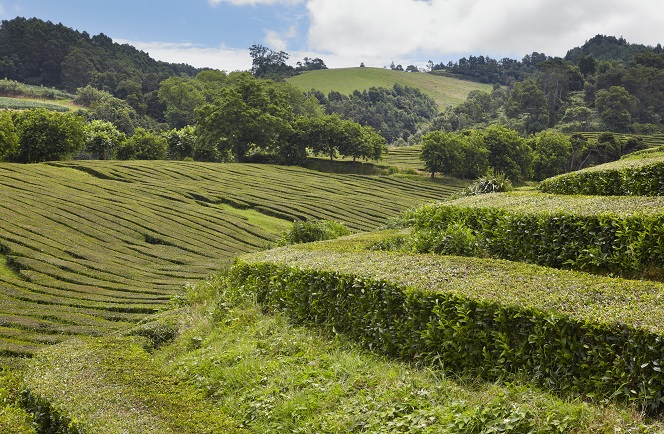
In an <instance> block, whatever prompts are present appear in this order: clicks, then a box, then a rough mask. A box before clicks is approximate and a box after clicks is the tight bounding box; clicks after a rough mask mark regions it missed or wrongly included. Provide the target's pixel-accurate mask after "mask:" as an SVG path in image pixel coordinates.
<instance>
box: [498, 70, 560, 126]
mask: <svg viewBox="0 0 664 434" xmlns="http://www.w3.org/2000/svg"><path fill="white" fill-rule="evenodd" d="M505 114H506V115H507V117H509V118H517V117H522V118H523V120H524V131H523V132H524V133H526V134H533V133H537V132H539V131H542V130H544V129H546V127H547V126H548V124H549V109H548V103H547V98H546V95H545V94H544V92H543V91H542V90H541V89H540V88H539V86H538V85H537V83H536V82H535V81H534V80H526V81H524V82H521V83H515V84H514V87H513V88H512V91H511V92H510V94H509V96H508V98H507V101H506V102H505Z"/></svg>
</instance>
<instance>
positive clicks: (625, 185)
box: [539, 157, 664, 196]
mask: <svg viewBox="0 0 664 434" xmlns="http://www.w3.org/2000/svg"><path fill="white" fill-rule="evenodd" d="M539 189H540V190H541V191H542V192H544V193H554V194H587V195H600V196H661V195H664V158H662V157H655V158H643V159H638V160H637V159H626V160H620V161H617V162H614V163H608V164H603V165H601V166H596V167H592V168H589V169H584V170H580V171H578V172H571V173H566V174H563V175H558V176H555V177H553V178H549V179H545V180H544V181H542V182H541V183H540V184H539Z"/></svg>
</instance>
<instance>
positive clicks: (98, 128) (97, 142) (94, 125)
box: [84, 120, 126, 160]
mask: <svg viewBox="0 0 664 434" xmlns="http://www.w3.org/2000/svg"><path fill="white" fill-rule="evenodd" d="M84 140H85V151H86V152H89V153H90V154H91V155H92V157H93V158H96V159H98V160H110V159H112V158H113V157H114V155H115V150H116V149H118V148H120V147H121V146H122V144H123V143H124V141H125V140H126V137H125V135H124V134H123V133H121V132H120V131H118V129H117V128H115V125H113V124H112V123H110V122H107V121H102V120H93V121H91V122H90V123H89V124H87V125H86V126H85V127H84Z"/></svg>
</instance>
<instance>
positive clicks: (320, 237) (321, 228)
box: [279, 220, 350, 246]
mask: <svg viewBox="0 0 664 434" xmlns="http://www.w3.org/2000/svg"><path fill="white" fill-rule="evenodd" d="M349 234H350V230H349V229H348V228H347V227H346V226H345V225H344V224H343V223H339V222H335V221H331V220H307V221H296V222H293V227H292V228H290V229H289V230H287V231H284V233H283V234H282V235H281V239H280V240H279V245H282V246H285V245H289V244H299V243H310V242H312V241H324V240H333V239H335V238H338V237H341V236H344V235H349Z"/></svg>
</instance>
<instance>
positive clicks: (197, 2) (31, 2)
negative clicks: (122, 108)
mask: <svg viewBox="0 0 664 434" xmlns="http://www.w3.org/2000/svg"><path fill="white" fill-rule="evenodd" d="M662 12H663V10H662V4H661V0H159V1H156V0H150V1H148V0H112V1H111V0H57V1H56V0H0V18H1V19H3V20H6V19H13V18H15V17H17V16H21V17H25V18H32V17H36V18H40V19H42V20H48V21H52V22H54V23H62V24H64V25H65V26H67V27H71V28H73V29H76V30H79V31H81V32H82V31H87V32H88V33H89V34H90V35H96V34H99V33H104V34H105V35H107V36H110V37H111V38H112V39H113V40H114V41H115V42H119V43H128V44H130V45H133V46H135V47H136V48H138V49H140V50H143V51H146V52H148V53H149V54H150V55H151V56H152V57H153V58H155V59H158V60H163V61H167V62H175V63H187V64H190V65H193V66H196V67H210V68H216V69H221V70H225V71H228V72H230V71H236V70H248V69H250V68H251V57H250V56H249V47H250V46H252V45H254V44H260V45H263V46H266V47H268V48H270V49H272V50H274V51H285V52H287V53H288V54H289V55H290V59H289V61H288V63H290V64H291V65H293V66H294V65H295V63H296V62H298V61H301V60H303V59H304V57H310V58H316V57H318V58H321V59H322V60H323V61H324V62H325V64H326V65H327V66H328V67H330V68H341V67H353V66H359V65H360V63H364V64H365V65H366V66H373V67H381V68H382V67H385V66H389V65H390V64H391V63H392V62H394V63H395V64H401V65H402V66H403V67H404V68H405V67H406V66H408V65H416V66H420V67H423V66H425V65H426V64H427V63H428V61H429V60H431V61H433V62H434V63H441V62H442V63H445V64H447V62H448V61H456V60H458V59H459V58H461V57H467V56H469V55H476V56H478V55H484V56H490V57H492V58H495V59H502V58H504V57H509V58H512V59H519V60H520V59H522V58H523V56H525V55H526V54H530V53H532V52H534V51H537V52H540V53H545V54H547V55H549V56H561V57H562V56H564V55H565V53H566V52H567V50H569V49H571V48H574V47H577V46H581V45H583V44H584V42H585V41H587V40H588V39H590V38H592V37H593V36H595V35H598V34H601V35H607V36H616V37H620V36H622V37H624V38H625V39H626V40H627V41H628V42H632V43H639V44H645V45H652V46H655V45H657V44H658V43H663V44H664V13H662Z"/></svg>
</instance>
